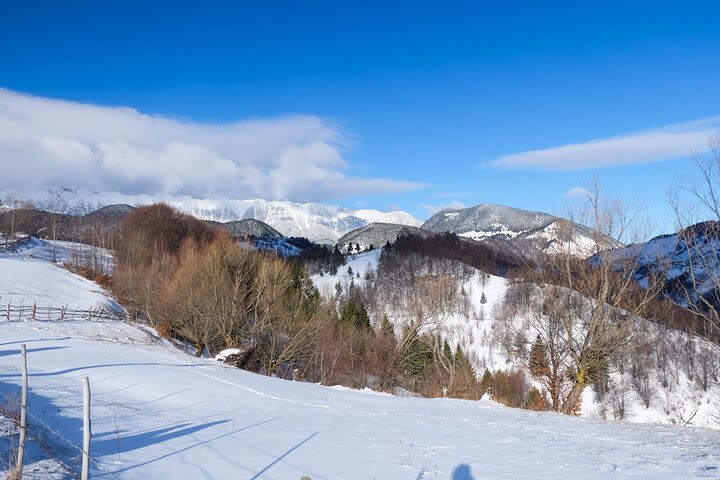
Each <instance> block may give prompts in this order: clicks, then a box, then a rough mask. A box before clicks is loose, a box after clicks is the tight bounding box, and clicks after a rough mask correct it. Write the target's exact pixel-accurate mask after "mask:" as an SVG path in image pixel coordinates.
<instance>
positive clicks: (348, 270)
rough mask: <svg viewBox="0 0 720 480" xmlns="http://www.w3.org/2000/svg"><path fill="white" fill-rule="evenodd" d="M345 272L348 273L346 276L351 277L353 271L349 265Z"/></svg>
mask: <svg viewBox="0 0 720 480" xmlns="http://www.w3.org/2000/svg"><path fill="white" fill-rule="evenodd" d="M347 272H348V275H349V276H351V277H352V276H353V269H352V267H351V266H350V265H348V269H347Z"/></svg>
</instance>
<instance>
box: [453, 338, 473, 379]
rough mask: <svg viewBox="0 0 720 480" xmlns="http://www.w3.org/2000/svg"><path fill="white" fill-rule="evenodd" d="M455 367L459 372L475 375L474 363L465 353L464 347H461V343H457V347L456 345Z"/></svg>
mask: <svg viewBox="0 0 720 480" xmlns="http://www.w3.org/2000/svg"><path fill="white" fill-rule="evenodd" d="M454 363H455V369H456V370H457V371H458V372H463V373H468V374H470V375H472V376H473V377H474V376H475V368H473V366H472V364H471V363H470V360H469V359H468V358H467V356H466V355H465V352H463V350H462V348H460V344H459V343H458V344H457V347H455V359H454Z"/></svg>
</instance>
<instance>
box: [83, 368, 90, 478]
mask: <svg viewBox="0 0 720 480" xmlns="http://www.w3.org/2000/svg"><path fill="white" fill-rule="evenodd" d="M91 436H92V431H91V429H90V379H89V378H88V377H85V378H83V457H82V475H81V476H80V478H81V479H82V480H88V478H90V437H91Z"/></svg>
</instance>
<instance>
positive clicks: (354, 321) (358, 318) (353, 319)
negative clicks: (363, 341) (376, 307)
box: [340, 296, 370, 329]
mask: <svg viewBox="0 0 720 480" xmlns="http://www.w3.org/2000/svg"><path fill="white" fill-rule="evenodd" d="M340 319H341V320H342V321H343V322H346V323H349V324H351V325H355V326H356V327H358V328H363V329H365V328H366V329H369V328H370V317H368V313H367V309H366V308H365V305H364V304H363V303H362V301H361V300H360V299H359V298H357V297H356V296H351V297H350V298H348V301H347V302H346V303H345V306H344V307H343V309H342V314H341V315H340Z"/></svg>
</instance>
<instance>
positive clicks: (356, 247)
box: [355, 243, 360, 252]
mask: <svg viewBox="0 0 720 480" xmlns="http://www.w3.org/2000/svg"><path fill="white" fill-rule="evenodd" d="M355 251H356V252H360V244H359V243H356V244H355Z"/></svg>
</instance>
